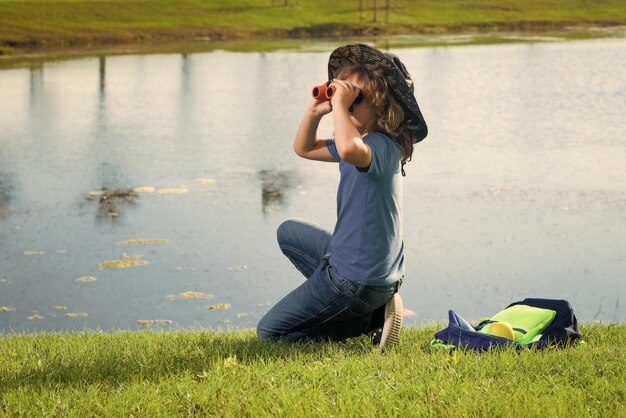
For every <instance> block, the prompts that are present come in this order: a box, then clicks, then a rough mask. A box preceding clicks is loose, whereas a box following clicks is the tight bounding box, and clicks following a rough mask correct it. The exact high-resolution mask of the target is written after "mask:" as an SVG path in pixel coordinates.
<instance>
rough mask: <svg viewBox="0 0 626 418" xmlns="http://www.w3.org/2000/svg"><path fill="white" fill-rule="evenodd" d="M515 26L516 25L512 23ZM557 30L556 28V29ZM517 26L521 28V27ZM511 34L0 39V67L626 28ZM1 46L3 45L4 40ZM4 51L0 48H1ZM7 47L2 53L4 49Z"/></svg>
mask: <svg viewBox="0 0 626 418" xmlns="http://www.w3.org/2000/svg"><path fill="white" fill-rule="evenodd" d="M515 26H517V25H515ZM556 26H558V25H556ZM522 27H523V26H522ZM517 29H518V30H513V28H511V27H510V26H509V25H505V26H504V27H497V28H495V29H493V28H492V29H491V30H487V31H485V30H476V28H471V30H470V29H468V28H467V27H464V28H462V30H458V31H457V30H446V31H444V32H443V33H433V32H430V31H420V32H416V33H405V32H404V31H385V32H381V31H367V30H366V31H360V32H359V31H354V30H353V31H351V32H346V34H345V35H341V34H335V35H332V36H291V35H290V34H285V33H276V32H273V35H272V36H270V35H268V34H265V35H263V36H259V37H254V36H242V35H241V32H237V34H233V35H232V36H229V35H228V34H226V33H223V32H220V33H219V34H218V35H215V34H214V35H207V36H202V35H200V36H198V35H197V34H195V35H193V36H181V34H180V33H171V34H164V33H161V34H159V36H158V37H148V38H143V39H141V38H138V37H120V38H115V37H111V36H109V37H105V38H102V37H94V38H89V39H83V38H81V39H74V40H72V39H69V40H66V41H61V40H58V41H57V42H55V43H49V42H45V41H42V42H40V43H32V42H31V43H29V45H27V46H24V45H19V46H10V47H7V46H6V45H4V46H3V43H2V41H0V68H2V67H5V66H13V65H16V64H17V65H19V64H21V63H27V62H31V61H40V60H50V59H74V58H82V57H90V56H108V55H128V54H158V53H197V52H211V51H215V50H224V51H231V52H272V51H279V50H292V51H317V50H320V49H331V48H333V47H334V46H335V45H337V44H338V43H348V42H365V43H371V44H374V45H375V46H377V47H382V48H387V49H388V48H401V47H447V46H463V45H485V44H504V43H535V42H555V41H557V42H558V41H568V40H585V39H607V38H623V37H626V26H623V25H607V26H605V25H599V26H563V27H558V28H557V29H555V25H553V24H550V25H548V26H547V27H546V28H545V29H546V30H537V29H538V28H537V27H536V26H535V25H531V26H527V27H525V29H520V27H518V28H517ZM5 44H6V42H5ZM3 48H4V49H3ZM7 48H8V49H7Z"/></svg>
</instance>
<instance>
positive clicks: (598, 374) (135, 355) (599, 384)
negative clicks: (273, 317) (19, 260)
mask: <svg viewBox="0 0 626 418" xmlns="http://www.w3.org/2000/svg"><path fill="white" fill-rule="evenodd" d="M440 328H441V325H431V326H427V327H422V328H406V329H404V331H403V334H402V337H401V343H400V345H399V346H397V347H395V348H394V349H392V350H390V351H386V352H381V351H379V350H377V349H373V348H372V347H371V346H370V344H369V341H367V339H366V338H365V337H363V338H360V339H353V340H350V341H348V342H346V343H306V344H293V345H288V344H270V343H261V342H259V341H258V340H257V339H256V336H255V334H254V332H253V331H247V330H244V331H228V332H209V331H200V330H197V331H175V332H149V331H148V332H117V333H97V332H85V333H74V334H40V335H9V336H3V337H0V415H4V416H37V417H39V416H76V417H84V416H107V417H110V416H135V417H137V416H140V417H144V416H145V417H154V416H187V415H197V416H214V415H217V416H252V417H259V416H288V417H294V416H295V417H308V416H319V417H330V416H341V417H384V416H431V415H432V416H454V417H460V416H467V417H477V416H486V417H492V416H516V417H526V416H549V417H556V416H568V417H569V416H580V417H588V416H598V417H618V416H625V414H626V407H625V404H626V350H624V347H623V342H624V340H625V339H626V324H619V325H584V326H582V327H581V328H582V332H583V334H584V339H585V342H584V343H582V344H577V345H575V346H572V347H568V348H564V349H547V350H544V351H535V350H524V351H521V352H518V351H514V350H512V349H507V350H502V351H492V352H489V353H476V352H465V351H460V350H459V351H454V352H451V353H450V352H447V351H442V350H434V349H431V348H430V341H431V340H432V338H433V334H434V332H435V331H436V330H438V329H440Z"/></svg>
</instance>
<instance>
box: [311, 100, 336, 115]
mask: <svg viewBox="0 0 626 418" xmlns="http://www.w3.org/2000/svg"><path fill="white" fill-rule="evenodd" d="M309 107H310V109H311V112H312V113H313V114H315V115H318V116H324V115H327V114H329V113H330V112H331V111H332V110H333V107H332V106H331V104H330V101H329V100H326V101H321V100H317V99H313V100H311V104H310V105H309Z"/></svg>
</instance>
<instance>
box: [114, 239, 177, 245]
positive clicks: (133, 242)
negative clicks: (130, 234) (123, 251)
mask: <svg viewBox="0 0 626 418" xmlns="http://www.w3.org/2000/svg"><path fill="white" fill-rule="evenodd" d="M166 242H167V240H166V239H127V240H126V241H122V243H124V244H126V245H161V244H165V243H166Z"/></svg>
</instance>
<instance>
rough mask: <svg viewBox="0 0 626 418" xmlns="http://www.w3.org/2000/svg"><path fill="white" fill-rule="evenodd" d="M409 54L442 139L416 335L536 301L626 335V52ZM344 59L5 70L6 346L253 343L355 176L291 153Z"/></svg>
mask: <svg viewBox="0 0 626 418" xmlns="http://www.w3.org/2000/svg"><path fill="white" fill-rule="evenodd" d="M391 52H394V53H396V54H398V55H399V56H400V57H401V58H402V59H403V61H404V62H405V64H406V66H407V67H408V69H409V71H410V72H411V73H412V74H413V76H414V78H415V84H416V96H417V97H418V100H419V102H420V104H421V107H422V110H423V113H424V115H425V118H426V120H427V122H428V124H429V128H430V135H429V136H428V138H427V139H426V140H425V141H424V142H423V143H421V144H419V145H418V146H417V147H416V149H415V154H414V157H413V161H412V162H411V163H409V164H408V165H407V167H406V168H407V169H406V171H407V177H406V179H405V214H404V216H405V231H404V237H405V244H406V249H407V253H406V261H407V274H406V279H405V284H404V286H403V288H402V291H401V294H402V296H403V299H404V303H405V307H406V308H408V309H410V310H411V311H413V312H414V313H415V314H414V315H413V316H408V317H406V320H405V321H406V324H408V325H414V324H424V323H429V322H431V321H445V320H446V319H447V311H448V309H454V310H455V311H457V312H458V313H459V314H461V315H462V316H464V317H465V318H467V319H478V318H481V317H484V316H489V315H491V314H493V313H494V312H496V311H497V310H499V309H501V308H503V307H505V306H506V305H507V304H509V303H510V302H513V301H516V300H519V299H522V298H525V297H544V298H563V299H568V300H569V301H570V302H571V303H572V305H573V307H574V310H575V312H576V314H577V316H578V318H579V319H580V320H582V321H594V320H599V321H603V322H622V321H624V320H626V301H622V300H621V298H622V297H626V294H625V291H626V287H625V285H624V282H625V279H626V239H625V237H626V124H625V123H624V122H625V119H624V115H626V73H625V72H624V69H623V64H624V62H626V39H608V40H589V41H570V42H555V43H535V44H514V45H491V46H459V47H438V48H405V49H392V50H391ZM329 53H330V49H328V50H324V51H321V52H284V51H283V52H271V53H234V52H223V51H222V52H220V51H217V52H210V53H196V54H190V55H180V54H166V55H136V56H128V55H127V56H111V57H102V58H97V57H91V58H82V59H75V60H65V61H47V62H43V63H33V64H30V65H26V66H24V67H20V68H12V69H4V70H1V71H0V329H1V330H2V331H3V332H9V331H11V330H15V331H26V332H31V331H40V330H82V329H85V328H89V329H102V330H116V329H143V328H144V327H145V326H146V325H145V323H144V325H142V324H141V323H139V322H137V321H147V320H165V321H166V322H165V323H162V324H158V323H157V324H154V325H152V326H151V329H177V328H199V327H206V328H213V329H220V328H231V327H232V328H250V327H254V326H256V323H257V322H258V320H259V319H260V317H261V316H262V315H263V314H264V312H266V311H267V310H268V308H269V306H271V305H272V304H274V303H275V302H276V301H277V300H279V299H280V298H281V297H282V296H283V295H284V294H286V293H287V292H288V291H290V290H291V289H292V288H294V287H295V286H297V285H298V284H299V283H300V282H301V280H303V279H302V278H301V277H300V275H299V273H298V272H296V271H295V269H294V268H293V267H292V266H291V264H290V263H289V262H288V261H287V260H286V259H285V258H284V256H283V255H282V254H281V253H280V251H279V250H278V248H277V245H276V242H275V231H276V228H277V226H278V225H279V224H280V223H281V222H282V221H283V220H285V219H287V218H290V217H301V218H307V219H310V220H312V221H315V222H318V223H320V224H323V225H326V226H327V227H329V228H332V226H333V225H334V219H335V191H336V184H337V180H338V169H337V166H336V165H335V164H327V163H319V162H318V163H316V162H310V161H305V160H303V159H299V158H298V157H296V156H295V154H293V152H292V149H291V141H292V138H293V135H294V133H295V129H296V127H297V125H298V122H299V120H300V117H301V115H302V114H303V112H304V109H305V107H306V105H307V103H308V100H309V95H310V88H311V87H312V86H313V85H316V84H319V83H321V82H323V81H324V80H325V75H326V62H327V59H328V54H329ZM321 129H322V131H323V132H324V133H325V134H327V135H330V134H331V133H332V124H330V120H328V121H325V122H324V123H323V125H322V128H321ZM102 188H107V189H108V190H109V191H110V192H112V191H119V192H120V194H121V195H120V196H119V197H114V196H113V197H111V198H110V199H103V198H102V196H99V195H98V194H97V193H94V192H98V191H101V190H102ZM130 189H136V192H129V190H130ZM123 193H126V195H124V196H122V195H123ZM129 240H152V241H129ZM115 260H122V261H126V262H128V263H131V264H132V263H134V264H143V265H136V266H131V267H127V268H108V267H107V265H106V264H103V263H106V262H108V261H115ZM85 277H91V278H95V279H96V280H95V281H94V280H93V279H85ZM89 280H92V281H89ZM189 292H197V293H189ZM194 296H195V297H194ZM210 308H212V309H210ZM170 321H171V322H170Z"/></svg>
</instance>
